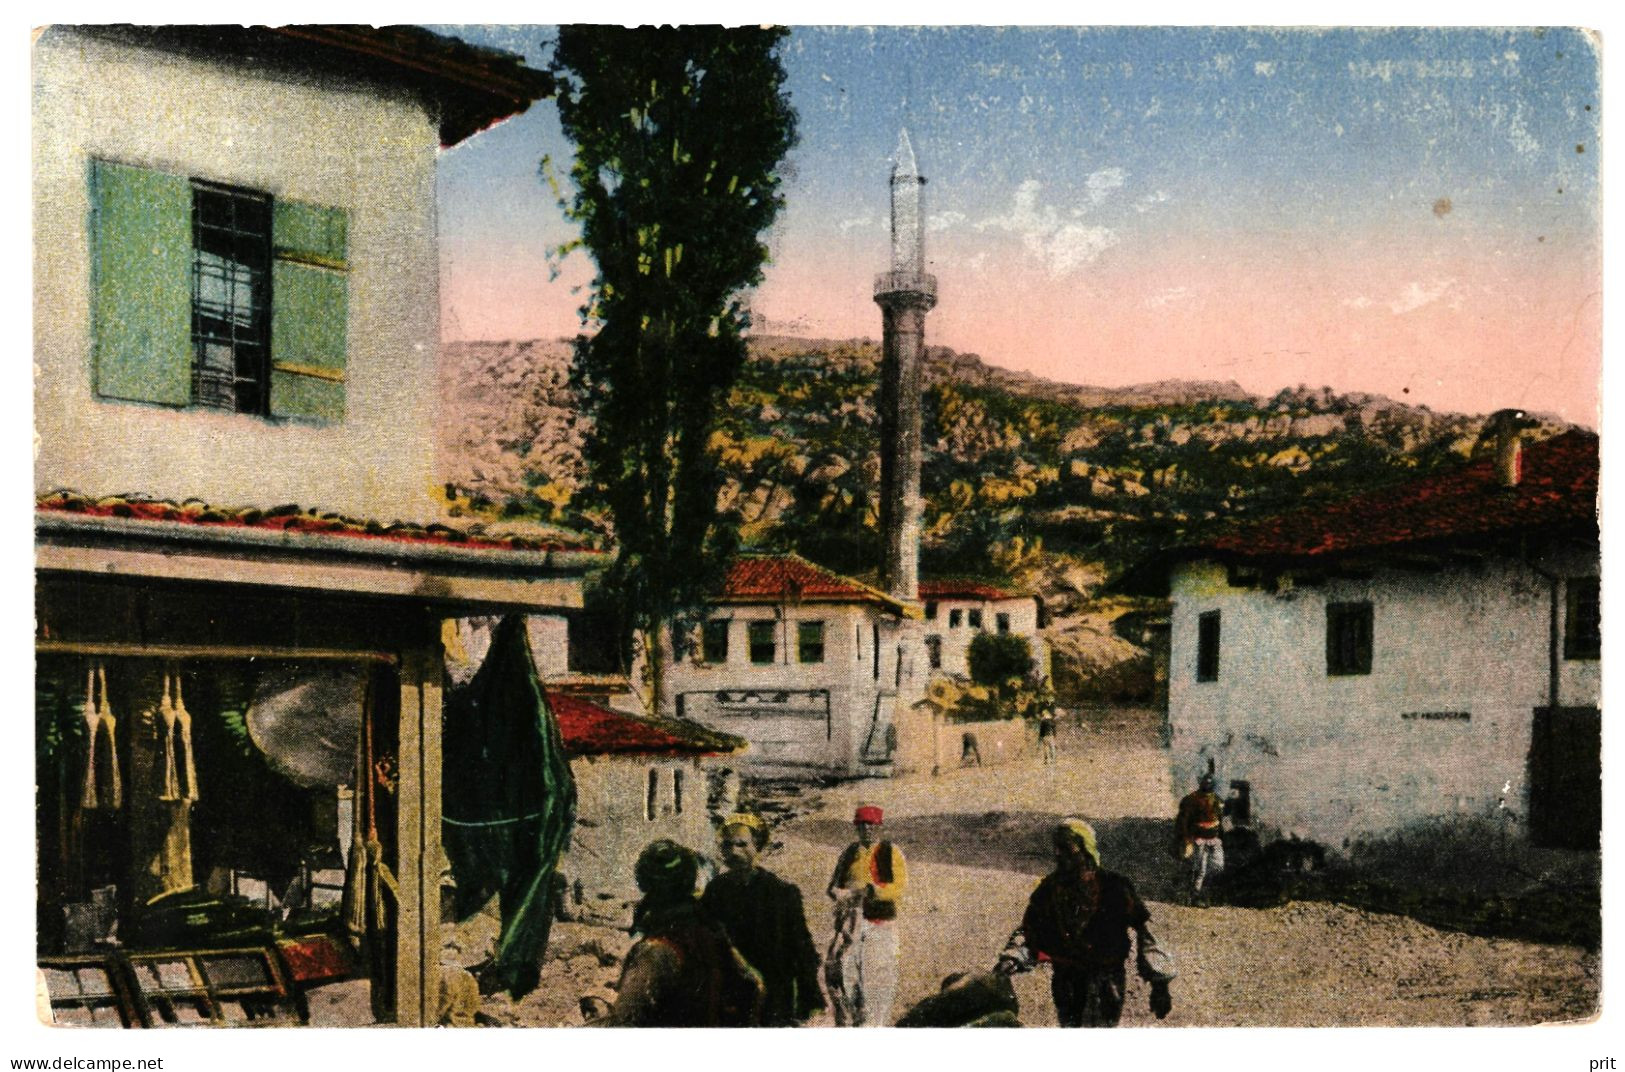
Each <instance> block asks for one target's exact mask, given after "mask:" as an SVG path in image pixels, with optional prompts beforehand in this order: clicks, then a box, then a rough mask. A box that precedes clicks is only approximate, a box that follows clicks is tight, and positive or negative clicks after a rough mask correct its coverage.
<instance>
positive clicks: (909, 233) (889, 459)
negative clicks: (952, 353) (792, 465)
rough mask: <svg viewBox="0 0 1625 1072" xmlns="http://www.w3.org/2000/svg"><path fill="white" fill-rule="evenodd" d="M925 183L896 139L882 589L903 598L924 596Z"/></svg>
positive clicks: (880, 299) (881, 300) (884, 380)
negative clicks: (922, 386)
mask: <svg viewBox="0 0 1625 1072" xmlns="http://www.w3.org/2000/svg"><path fill="white" fill-rule="evenodd" d="M924 185H925V179H924V178H923V177H922V176H921V175H920V172H919V168H918V167H916V166H915V163H914V147H913V146H912V145H910V144H909V141H908V131H907V130H904V131H903V132H902V134H901V136H900V137H899V138H898V139H897V158H896V160H895V161H894V162H893V164H892V173H891V271H889V272H882V273H881V274H880V275H878V276H876V277H875V301H876V302H877V303H878V304H879V305H880V308H881V312H882V317H883V320H884V329H883V335H882V339H883V343H882V350H881V361H880V529H881V533H882V539H883V540H884V552H883V558H882V561H881V573H880V583H881V587H883V588H885V590H886V593H887V594H888V595H890V596H892V597H894V598H896V599H901V600H907V601H909V602H913V601H915V600H917V599H918V598H919V594H920V519H921V515H922V513H923V512H924V511H923V504H922V502H921V500H920V362H921V360H922V359H923V358H924V356H925V314H926V313H927V312H928V311H929V310H930V309H931V307H932V306H934V305H936V304H937V280H936V277H934V276H930V275H926V274H925V242H924V234H925V228H924V225H923V216H922V214H921V212H920V194H921V188H922V187H923V186H924Z"/></svg>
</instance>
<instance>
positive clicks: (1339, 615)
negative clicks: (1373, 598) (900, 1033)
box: [1326, 602, 1372, 677]
mask: <svg viewBox="0 0 1625 1072" xmlns="http://www.w3.org/2000/svg"><path fill="white" fill-rule="evenodd" d="M1371 628H1372V611H1371V604H1370V603H1367V602H1360V603H1328V604H1326V673H1327V675H1328V676H1330V677H1346V676H1349V675H1353V674H1369V673H1371Z"/></svg>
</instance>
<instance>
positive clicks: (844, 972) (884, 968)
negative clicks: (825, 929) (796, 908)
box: [825, 804, 908, 1027]
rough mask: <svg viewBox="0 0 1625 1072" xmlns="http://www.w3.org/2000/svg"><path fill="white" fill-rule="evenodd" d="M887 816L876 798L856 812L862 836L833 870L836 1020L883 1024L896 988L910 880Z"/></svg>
mask: <svg viewBox="0 0 1625 1072" xmlns="http://www.w3.org/2000/svg"><path fill="white" fill-rule="evenodd" d="M883 818H884V816H883V815H882V813H881V810H880V809H879V808H878V807H876V806H875V805H873V804H864V805H862V806H861V807H859V808H858V810H857V811H856V812H855V813H853V816H852V825H853V827H854V828H855V829H856V830H857V835H858V839H857V840H856V841H854V842H853V843H852V844H850V845H848V846H847V847H846V850H845V851H844V852H842V853H841V858H840V860H838V861H837V862H836V864H835V873H834V874H833V875H831V876H830V880H829V895H830V897H831V898H832V899H833V900H834V901H835V938H834V940H833V941H832V942H831V943H830V950H829V954H828V956H827V957H826V959H825V968H826V973H827V974H826V977H825V979H826V982H828V983H829V988H830V997H831V998H832V999H833V1002H834V1006H835V1022H836V1023H838V1024H842V1025H847V1026H852V1027H884V1026H885V1025H886V1023H887V1019H888V1017H889V1016H890V1014H891V1004H892V999H893V998H894V997H895V996H896V994H897V953H898V942H897V903H898V901H899V900H900V899H901V898H902V895H903V887H904V885H905V884H906V883H907V881H908V869H907V866H906V865H905V864H904V862H903V854H902V853H901V852H900V851H898V849H897V847H896V846H895V845H893V844H892V843H891V842H889V841H886V840H884V839H883V838H882V837H881V822H882V819H883Z"/></svg>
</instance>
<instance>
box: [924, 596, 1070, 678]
mask: <svg viewBox="0 0 1625 1072" xmlns="http://www.w3.org/2000/svg"><path fill="white" fill-rule="evenodd" d="M932 602H934V603H935V604H936V616H935V617H934V618H930V619H927V620H926V621H925V622H923V623H922V624H921V629H922V630H923V632H924V634H925V635H926V636H939V637H941V638H942V667H941V669H942V671H943V672H944V673H948V674H957V675H958V676H960V677H969V676H970V655H969V653H970V645H971V641H972V640H974V639H975V638H976V634H977V633H992V632H996V631H997V628H998V626H997V623H998V615H1000V614H1008V615H1009V616H1010V632H1012V633H1016V634H1018V635H1020V636H1024V637H1026V638H1027V641H1028V643H1029V644H1030V645H1031V646H1032V653H1033V662H1034V663H1035V664H1036V665H1037V666H1038V668H1039V669H1040V671H1041V672H1042V673H1044V674H1046V675H1047V674H1048V673H1049V646H1048V644H1047V643H1046V642H1045V641H1044V638H1043V636H1041V635H1040V634H1039V631H1038V604H1037V602H1036V601H1035V600H1033V599H1032V597H1030V596H1022V597H1019V598H1015V599H995V600H986V599H939V600H933V601H932ZM972 610H978V611H981V613H982V625H981V628H980V629H977V628H973V627H972V626H971V625H970V612H971V611H972ZM954 611H958V612H959V625H957V626H953V625H950V624H949V623H950V622H951V621H952V620H953V612H954Z"/></svg>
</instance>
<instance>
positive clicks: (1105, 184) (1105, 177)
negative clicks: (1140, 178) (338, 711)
mask: <svg viewBox="0 0 1625 1072" xmlns="http://www.w3.org/2000/svg"><path fill="white" fill-rule="evenodd" d="M1127 178H1128V172H1126V171H1124V170H1123V169H1122V168H1120V167H1109V168H1101V169H1100V170H1099V171H1096V172H1093V173H1092V174H1090V176H1089V178H1087V179H1086V180H1084V185H1085V186H1087V187H1088V188H1089V203H1090V204H1092V205H1098V204H1100V203H1101V202H1102V201H1104V200H1106V198H1108V197H1110V196H1111V195H1112V193H1113V191H1115V190H1121V189H1122V188H1123V183H1124V181H1125V180H1126V179H1127Z"/></svg>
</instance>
